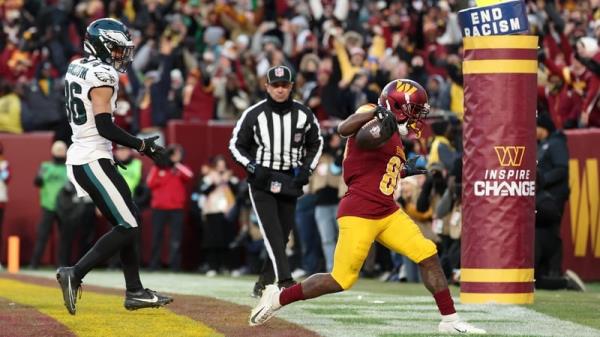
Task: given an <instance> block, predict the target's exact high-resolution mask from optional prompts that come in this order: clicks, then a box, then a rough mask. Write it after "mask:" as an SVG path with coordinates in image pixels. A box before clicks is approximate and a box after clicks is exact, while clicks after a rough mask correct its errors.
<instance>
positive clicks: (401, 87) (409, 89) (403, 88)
mask: <svg viewBox="0 0 600 337" xmlns="http://www.w3.org/2000/svg"><path fill="white" fill-rule="evenodd" d="M396 91H399V92H403V93H406V94H407V95H409V96H410V95H412V94H414V93H415V92H416V91H417V88H416V87H414V86H412V85H410V84H408V83H403V82H402V81H398V82H396Z"/></svg>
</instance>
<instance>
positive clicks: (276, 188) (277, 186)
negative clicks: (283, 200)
mask: <svg viewBox="0 0 600 337" xmlns="http://www.w3.org/2000/svg"><path fill="white" fill-rule="evenodd" d="M279 192H281V183H280V182H279V181H271V193H279Z"/></svg>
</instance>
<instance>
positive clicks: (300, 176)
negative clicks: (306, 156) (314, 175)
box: [293, 168, 310, 187]
mask: <svg viewBox="0 0 600 337" xmlns="http://www.w3.org/2000/svg"><path fill="white" fill-rule="evenodd" d="M309 177H310V171H309V170H307V169H305V168H300V169H299V170H298V172H297V173H296V176H295V177H294V179H293V182H294V185H296V186H297V187H302V186H304V185H306V184H308V178H309Z"/></svg>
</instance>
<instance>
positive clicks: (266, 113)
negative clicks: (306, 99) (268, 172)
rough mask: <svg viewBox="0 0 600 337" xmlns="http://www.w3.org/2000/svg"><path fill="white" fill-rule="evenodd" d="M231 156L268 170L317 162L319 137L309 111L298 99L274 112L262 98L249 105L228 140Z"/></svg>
mask: <svg viewBox="0 0 600 337" xmlns="http://www.w3.org/2000/svg"><path fill="white" fill-rule="evenodd" d="M229 150H230V151H231V154H232V155H233V158H234V159H235V160H236V161H237V162H238V163H240V164H241V165H242V166H244V167H246V166H247V165H248V163H250V162H252V161H254V162H256V163H257V164H259V165H261V166H263V167H267V168H269V169H272V170H278V171H286V170H291V169H294V168H296V167H303V168H307V169H310V170H311V171H312V170H314V169H315V167H316V166H317V162H318V161H319V157H320V156H321V151H322V150H323V137H321V131H320V128H319V123H318V121H317V119H316V118H315V116H314V114H313V113H312V111H311V110H310V109H309V108H307V107H306V106H304V105H303V104H302V103H300V102H298V101H294V102H293V103H292V108H291V110H287V111H285V112H276V111H273V109H272V108H271V107H270V105H269V103H268V102H267V100H266V99H264V100H262V101H260V102H258V103H256V104H255V105H253V106H251V107H249V108H248V109H246V111H244V112H243V113H242V117H241V118H240V119H239V120H238V122H237V124H236V126H235V128H234V129H233V135H232V137H231V140H230V142H229Z"/></svg>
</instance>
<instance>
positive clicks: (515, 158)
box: [494, 146, 525, 167]
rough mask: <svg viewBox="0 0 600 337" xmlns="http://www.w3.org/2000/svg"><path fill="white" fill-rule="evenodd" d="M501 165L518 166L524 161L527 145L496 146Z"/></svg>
mask: <svg viewBox="0 0 600 337" xmlns="http://www.w3.org/2000/svg"><path fill="white" fill-rule="evenodd" d="M494 150H496V155H497V156H498V162H499V163H500V166H503V167H506V166H512V167H518V166H521V163H523V154H525V146H494Z"/></svg>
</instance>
